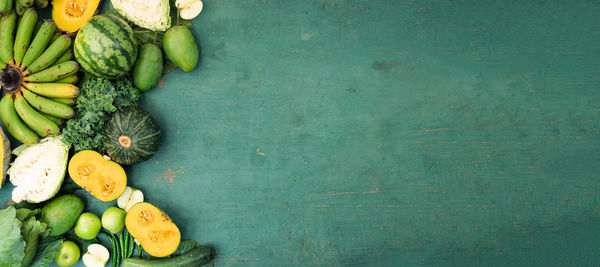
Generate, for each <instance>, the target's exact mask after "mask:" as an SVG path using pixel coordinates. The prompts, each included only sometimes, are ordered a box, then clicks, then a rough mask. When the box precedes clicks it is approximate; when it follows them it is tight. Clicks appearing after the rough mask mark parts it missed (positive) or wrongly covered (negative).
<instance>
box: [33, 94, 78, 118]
mask: <svg viewBox="0 0 600 267" xmlns="http://www.w3.org/2000/svg"><path fill="white" fill-rule="evenodd" d="M23 96H24V97H25V99H26V100H27V102H28V103H29V104H30V105H31V106H32V107H33V108H35V109H37V110H38V111H40V112H42V113H45V114H48V115H51V116H54V117H58V118H63V119H68V118H72V117H73V116H75V111H74V110H73V109H72V108H71V107H69V106H67V105H65V104H61V103H58V102H54V101H52V100H50V99H48V98H45V97H43V96H39V95H36V94H34V93H32V92H30V91H29V90H23Z"/></svg>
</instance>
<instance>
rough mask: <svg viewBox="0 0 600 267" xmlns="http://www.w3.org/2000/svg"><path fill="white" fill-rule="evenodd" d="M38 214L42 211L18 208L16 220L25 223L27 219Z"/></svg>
mask: <svg viewBox="0 0 600 267" xmlns="http://www.w3.org/2000/svg"><path fill="white" fill-rule="evenodd" d="M38 213H40V209H34V210H30V209H26V208H18V209H17V215H16V218H17V220H19V221H21V222H24V221H25V219H28V218H29V217H31V216H35V215H37V214H38Z"/></svg>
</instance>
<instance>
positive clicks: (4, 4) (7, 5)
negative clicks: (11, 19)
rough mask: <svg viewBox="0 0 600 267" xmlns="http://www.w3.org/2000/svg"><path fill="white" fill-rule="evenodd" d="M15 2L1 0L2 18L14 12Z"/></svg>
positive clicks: (0, 11)
mask: <svg viewBox="0 0 600 267" xmlns="http://www.w3.org/2000/svg"><path fill="white" fill-rule="evenodd" d="M12 6H13V0H0V17H1V16H4V15H6V14H8V13H9V12H10V11H12Z"/></svg>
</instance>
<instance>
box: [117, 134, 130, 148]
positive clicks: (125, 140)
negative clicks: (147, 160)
mask: <svg viewBox="0 0 600 267" xmlns="http://www.w3.org/2000/svg"><path fill="white" fill-rule="evenodd" d="M119 144H121V146H122V147H124V148H129V147H130V146H131V138H129V136H125V135H121V136H120V137H119Z"/></svg>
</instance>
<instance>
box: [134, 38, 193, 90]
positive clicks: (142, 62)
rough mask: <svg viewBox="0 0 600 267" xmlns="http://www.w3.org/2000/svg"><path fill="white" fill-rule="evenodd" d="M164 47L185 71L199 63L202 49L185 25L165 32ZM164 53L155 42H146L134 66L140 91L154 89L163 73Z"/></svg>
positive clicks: (135, 78)
mask: <svg viewBox="0 0 600 267" xmlns="http://www.w3.org/2000/svg"><path fill="white" fill-rule="evenodd" d="M163 46H164V47H163V48H164V50H165V54H166V55H167V58H168V59H169V60H170V61H171V62H173V63H174V64H175V65H177V66H178V67H180V68H181V69H182V70H183V71H185V72H190V71H192V70H194V68H196V65H198V60H199V59H200V51H199V49H198V45H197V44H196V40H195V39H194V35H192V32H190V30H189V29H188V28H186V27H185V26H174V27H172V28H171V29H169V30H168V31H167V32H166V33H165V37H164V39H163ZM162 71H163V54H162V51H161V50H160V47H158V46H157V45H155V44H149V43H148V44H144V45H143V46H142V48H141V49H140V53H139V55H138V59H137V61H136V62H135V67H134V68H133V83H134V84H135V87H137V88H138V89H140V91H142V92H145V91H148V90H150V89H152V88H153V87H154V86H156V84H157V83H158V81H159V80H160V77H161V75H162Z"/></svg>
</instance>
